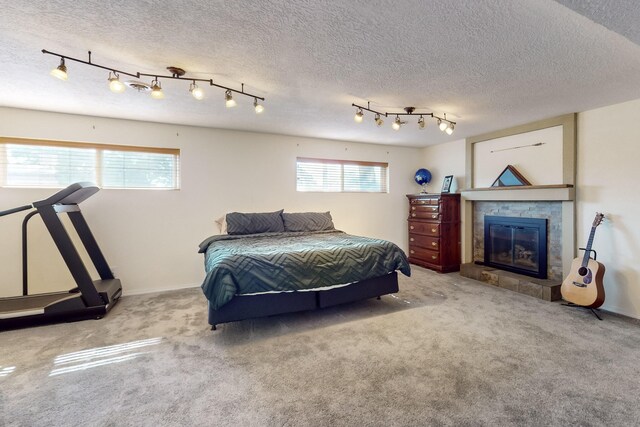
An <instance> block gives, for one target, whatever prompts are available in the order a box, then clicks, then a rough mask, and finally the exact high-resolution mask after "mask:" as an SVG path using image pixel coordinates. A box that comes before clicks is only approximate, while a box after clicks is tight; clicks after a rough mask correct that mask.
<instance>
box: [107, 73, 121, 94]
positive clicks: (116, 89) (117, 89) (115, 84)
mask: <svg viewBox="0 0 640 427" xmlns="http://www.w3.org/2000/svg"><path fill="white" fill-rule="evenodd" d="M107 80H108V81H109V90H110V91H111V92H113V93H122V92H124V89H125V85H124V83H122V82H121V81H120V76H119V75H118V73H116V72H115V71H114V72H113V75H111V72H109V78H108V79H107Z"/></svg>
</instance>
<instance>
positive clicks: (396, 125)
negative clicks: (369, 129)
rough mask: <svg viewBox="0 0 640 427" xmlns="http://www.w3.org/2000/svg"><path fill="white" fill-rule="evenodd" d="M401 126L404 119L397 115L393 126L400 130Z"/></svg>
mask: <svg viewBox="0 0 640 427" xmlns="http://www.w3.org/2000/svg"><path fill="white" fill-rule="evenodd" d="M400 126H402V121H401V120H400V116H396V119H395V120H394V121H393V124H392V125H391V127H392V128H393V130H400Z"/></svg>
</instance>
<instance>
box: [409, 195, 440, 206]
mask: <svg viewBox="0 0 640 427" xmlns="http://www.w3.org/2000/svg"><path fill="white" fill-rule="evenodd" d="M439 201H440V199H439V198H437V197H435V198H433V199H431V198H430V199H411V204H412V205H436V206H437V205H438V202H439Z"/></svg>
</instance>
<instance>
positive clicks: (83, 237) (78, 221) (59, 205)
mask: <svg viewBox="0 0 640 427" xmlns="http://www.w3.org/2000/svg"><path fill="white" fill-rule="evenodd" d="M99 190H100V189H99V188H98V187H97V186H95V185H94V184H93V183H90V182H78V183H75V184H71V185H70V186H68V187H67V188H65V189H63V190H61V191H59V192H57V193H56V194H54V195H53V196H51V197H49V198H48V199H45V200H40V201H38V202H33V203H32V204H31V205H25V206H20V207H17V208H13V209H8V210H6V211H1V212H0V217H3V216H6V215H11V214H15V213H18V212H23V211H26V210H31V212H29V213H28V214H27V215H26V216H25V217H24V220H23V221H22V279H23V282H22V296H17V297H8V298H0V330H5V329H12V328H17V327H24V326H30V325H34V324H40V323H54V322H64V321H76V320H84V319H100V318H102V317H103V316H104V315H105V314H106V313H107V312H108V311H109V310H110V309H111V308H112V307H113V306H114V305H115V303H116V302H117V301H118V299H119V298H120V295H121V294H122V285H121V284H120V280H119V279H116V278H115V277H114V276H113V273H112V272H111V268H110V267H109V264H107V260H106V259H105V257H104V255H102V251H100V247H99V246H98V243H97V242H96V239H95V238H94V237H93V234H92V233H91V230H90V229H89V225H88V224H87V222H86V221H85V219H84V217H83V216H82V212H81V211H80V206H79V204H80V203H82V202H83V201H85V200H86V199H88V198H89V197H91V196H92V195H94V194H95V193H97V192H98V191H99ZM62 213H66V214H67V215H68V216H69V219H70V221H71V224H72V225H73V227H74V228H75V230H76V232H77V234H78V237H79V238H80V241H81V243H82V245H83V246H84V248H85V250H86V252H87V254H88V255H89V257H90V258H91V261H92V262H93V265H94V266H95V268H96V271H97V272H98V274H99V276H100V280H93V279H92V278H91V275H90V274H89V271H88V270H87V267H86V266H85V264H84V262H83V261H82V258H81V257H80V254H79V253H78V250H77V249H76V247H75V245H74V243H73V241H72V239H71V236H70V235H69V233H68V232H67V230H66V229H65V227H64V225H63V224H62V221H61V220H60V217H59V216H58V215H59V214H62ZM35 215H39V216H40V217H41V218H42V221H43V222H44V224H45V226H46V228H47V230H48V231H49V234H51V237H52V238H53V241H54V243H55V244H56V247H57V248H58V250H59V251H60V254H61V255H62V258H63V259H64V262H65V264H66V265H67V267H68V268H69V271H70V272H71V275H72V276H73V280H74V281H75V284H76V287H74V288H73V289H71V290H69V291H66V292H53V293H46V294H36V295H29V288H28V277H27V223H28V221H29V220H30V219H31V218H32V217H33V216H35Z"/></svg>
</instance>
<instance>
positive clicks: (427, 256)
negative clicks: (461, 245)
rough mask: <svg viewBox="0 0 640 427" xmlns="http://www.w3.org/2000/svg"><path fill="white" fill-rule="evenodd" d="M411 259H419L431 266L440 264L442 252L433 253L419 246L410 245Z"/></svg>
mask: <svg viewBox="0 0 640 427" xmlns="http://www.w3.org/2000/svg"><path fill="white" fill-rule="evenodd" d="M409 258H415V259H419V260H422V261H425V262H428V263H430V264H440V252H438V251H431V250H429V249H425V248H421V247H419V246H412V245H409Z"/></svg>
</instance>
